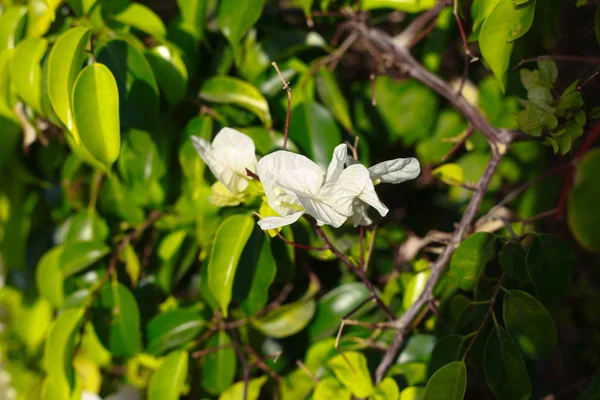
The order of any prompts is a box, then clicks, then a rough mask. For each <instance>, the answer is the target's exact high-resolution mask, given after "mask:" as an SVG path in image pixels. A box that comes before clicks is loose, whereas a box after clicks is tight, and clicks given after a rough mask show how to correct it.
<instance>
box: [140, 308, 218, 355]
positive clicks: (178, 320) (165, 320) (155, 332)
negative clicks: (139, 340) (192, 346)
mask: <svg viewBox="0 0 600 400" xmlns="http://www.w3.org/2000/svg"><path fill="white" fill-rule="evenodd" d="M205 327H206V321H205V320H204V318H203V317H202V316H201V315H199V314H198V313H196V312H194V311H190V310H172V311H167V312H164V313H162V314H159V315H157V316H156V317H154V318H152V319H151V320H150V322H148V325H147V326H146V331H147V335H146V336H147V338H148V352H149V353H150V354H153V355H161V354H163V353H165V352H167V351H170V350H173V349H176V348H177V347H179V346H181V345H184V344H186V343H188V342H191V341H192V340H194V339H195V338H196V337H198V335H199V334H200V333H201V332H202V331H203V330H204V329H205Z"/></svg>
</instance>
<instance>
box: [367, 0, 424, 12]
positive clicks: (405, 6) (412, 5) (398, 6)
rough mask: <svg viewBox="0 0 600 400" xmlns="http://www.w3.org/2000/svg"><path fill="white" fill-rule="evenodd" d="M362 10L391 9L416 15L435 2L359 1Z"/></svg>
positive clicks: (415, 0) (404, 0)
mask: <svg viewBox="0 0 600 400" xmlns="http://www.w3.org/2000/svg"><path fill="white" fill-rule="evenodd" d="M361 5H362V9H363V10H375V9H378V8H391V9H394V10H399V11H403V12H407V13H418V12H421V11H424V10H428V9H430V8H432V7H433V6H434V5H435V0H361Z"/></svg>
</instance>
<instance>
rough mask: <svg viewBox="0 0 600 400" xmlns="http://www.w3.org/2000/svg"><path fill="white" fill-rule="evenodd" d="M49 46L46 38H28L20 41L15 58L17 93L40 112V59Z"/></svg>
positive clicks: (14, 73)
mask: <svg viewBox="0 0 600 400" xmlns="http://www.w3.org/2000/svg"><path fill="white" fill-rule="evenodd" d="M47 47H48V41H47V40H46V39H39V38H30V39H26V40H24V41H22V42H21V43H19V45H18V46H17V48H16V50H15V55H14V58H13V79H14V84H15V88H16V90H17V93H18V95H19V97H21V99H23V101H24V102H25V103H27V104H28V105H29V106H30V107H31V108H33V109H34V110H35V111H37V112H38V113H39V112H41V110H42V103H41V102H42V97H41V92H40V90H41V84H42V67H41V65H40V61H41V60H42V57H43V56H44V53H45V52H46V48H47Z"/></svg>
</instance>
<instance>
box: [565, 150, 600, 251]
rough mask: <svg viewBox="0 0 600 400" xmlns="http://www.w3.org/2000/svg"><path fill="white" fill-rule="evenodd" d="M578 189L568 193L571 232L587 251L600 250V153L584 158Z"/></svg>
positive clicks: (593, 152) (590, 154)
mask: <svg viewBox="0 0 600 400" xmlns="http://www.w3.org/2000/svg"><path fill="white" fill-rule="evenodd" d="M576 168H577V169H576V172H575V185H574V186H573V188H572V189H571V190H570V191H569V199H568V202H567V217H568V222H569V228H571V232H573V235H574V236H575V238H576V239H577V241H578V242H579V243H580V244H581V245H582V246H583V247H584V248H586V249H588V250H592V251H598V250H600V210H598V207H596V205H597V204H599V203H598V202H600V190H599V188H600V184H599V179H598V178H599V175H598V168H600V150H599V149H594V150H592V151H589V152H588V153H586V154H585V156H584V157H583V158H582V159H581V161H580V162H579V163H578V164H577V167H576Z"/></svg>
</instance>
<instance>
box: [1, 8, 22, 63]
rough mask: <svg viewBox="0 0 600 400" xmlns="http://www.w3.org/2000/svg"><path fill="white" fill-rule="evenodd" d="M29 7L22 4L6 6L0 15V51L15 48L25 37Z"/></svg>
mask: <svg viewBox="0 0 600 400" xmlns="http://www.w3.org/2000/svg"><path fill="white" fill-rule="evenodd" d="M26 13H27V9H26V8H25V7H22V6H17V5H14V6H5V8H4V10H3V12H2V14H1V15H0V53H2V52H3V51H4V50H6V49H14V48H15V46H16V45H17V43H19V41H20V40H21V38H22V37H23V34H24V31H25V22H26V20H27V18H26V17H25V15H26Z"/></svg>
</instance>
